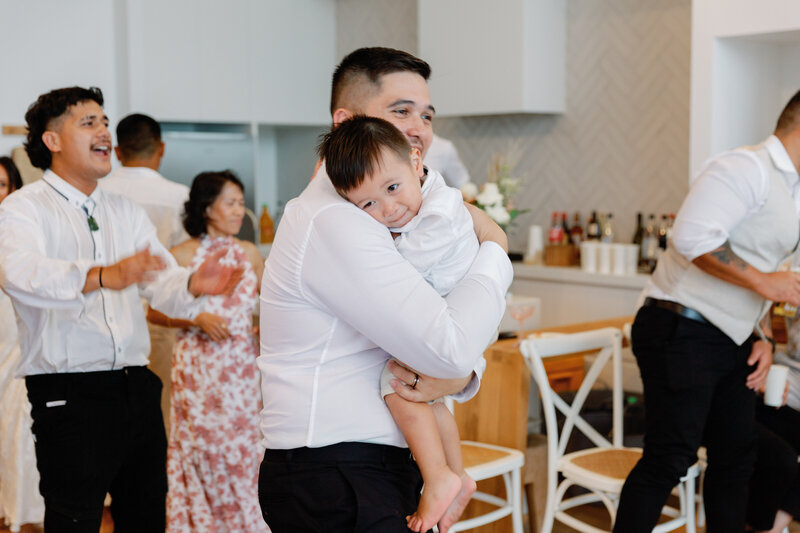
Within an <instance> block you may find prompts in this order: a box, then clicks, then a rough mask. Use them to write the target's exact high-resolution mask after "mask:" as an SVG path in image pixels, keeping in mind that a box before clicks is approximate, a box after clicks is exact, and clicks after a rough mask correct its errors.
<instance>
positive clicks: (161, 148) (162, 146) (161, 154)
mask: <svg viewBox="0 0 800 533" xmlns="http://www.w3.org/2000/svg"><path fill="white" fill-rule="evenodd" d="M166 146H167V145H166V144H164V141H161V142H160V143H159V146H158V157H159V159H160V158H162V157H164V150H165V149H166Z"/></svg>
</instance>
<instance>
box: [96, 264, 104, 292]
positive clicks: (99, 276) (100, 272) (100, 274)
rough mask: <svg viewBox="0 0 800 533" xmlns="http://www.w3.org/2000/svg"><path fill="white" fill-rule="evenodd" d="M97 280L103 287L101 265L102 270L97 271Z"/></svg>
mask: <svg viewBox="0 0 800 533" xmlns="http://www.w3.org/2000/svg"><path fill="white" fill-rule="evenodd" d="M97 281H98V282H99V283H100V288H101V289H103V288H105V287H103V267H100V271H99V272H98V273H97Z"/></svg>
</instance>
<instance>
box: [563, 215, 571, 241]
mask: <svg viewBox="0 0 800 533" xmlns="http://www.w3.org/2000/svg"><path fill="white" fill-rule="evenodd" d="M561 244H572V237H570V232H569V226H567V214H566V213H561Z"/></svg>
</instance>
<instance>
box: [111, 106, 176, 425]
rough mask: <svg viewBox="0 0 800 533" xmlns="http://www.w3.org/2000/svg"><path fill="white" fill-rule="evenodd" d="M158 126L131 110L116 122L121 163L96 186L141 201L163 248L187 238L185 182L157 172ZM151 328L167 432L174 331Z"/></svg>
mask: <svg viewBox="0 0 800 533" xmlns="http://www.w3.org/2000/svg"><path fill="white" fill-rule="evenodd" d="M164 148H165V146H164V141H162V140H161V126H160V125H159V124H158V122H157V121H156V120H155V119H153V118H152V117H149V116H147V115H143V114H140V113H134V114H132V115H128V116H127V117H125V118H123V119H122V120H120V121H119V124H117V146H115V147H114V152H115V153H116V154H117V159H119V161H120V163H122V166H121V167H119V168H117V169H116V170H114V171H113V172H112V173H111V174H109V175H108V176H106V177H105V178H103V179H102V180H100V182H99V183H100V187H101V188H102V189H103V190H104V191H108V192H111V193H114V194H119V195H120V196H125V197H126V198H128V199H130V200H133V201H134V202H135V203H137V204H138V205H140V206H141V207H142V208H143V209H144V210H145V212H146V213H147V216H148V217H149V218H150V221H151V222H152V223H153V225H154V226H155V227H156V235H158V240H159V241H161V244H163V245H164V248H166V249H167V250H169V249H171V248H173V247H174V246H177V245H179V244H180V243H182V242H184V241H185V240H187V239H188V238H189V235H188V234H187V233H186V230H184V229H183V221H182V216H183V204H184V203H186V200H188V199H189V187H187V186H186V185H183V184H182V183H176V182H174V181H170V180H168V179H166V178H165V177H164V176H162V175H161V174H159V172H158V169H159V167H160V166H161V159H162V158H163V157H164ZM147 327H148V330H149V332H150V363H149V365H148V366H149V368H150V370H152V371H153V372H155V374H156V375H157V376H158V377H159V378H160V379H161V382H162V383H163V384H164V388H163V389H162V391H161V411H162V413H163V415H164V425H165V427H166V428H167V433H169V427H170V421H169V409H170V407H169V399H170V392H171V390H172V380H171V379H170V369H171V366H172V365H171V361H172V347H173V344H174V343H175V331H174V330H173V329H171V328H166V327H163V326H159V325H158V324H151V323H149V322H148V324H147Z"/></svg>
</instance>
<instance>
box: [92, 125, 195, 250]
mask: <svg viewBox="0 0 800 533" xmlns="http://www.w3.org/2000/svg"><path fill="white" fill-rule="evenodd" d="M164 149H165V145H164V141H162V140H161V126H160V125H159V124H158V122H156V120H155V119H153V118H152V117H149V116H147V115H143V114H140V113H134V114H132V115H128V116H127V117H125V118H123V119H122V120H120V121H119V124H117V146H115V147H114V152H115V153H116V155H117V159H119V162H120V163H122V166H121V167H119V168H117V169H115V170H114V171H113V172H112V173H111V174H109V175H108V176H106V177H105V178H103V179H102V180H100V182H99V183H100V187H101V188H102V189H103V190H106V191H108V192H111V193H114V194H119V195H121V196H125V197H126V198H129V199H131V200H133V201H134V202H136V203H137V204H139V205H140V206H142V208H143V209H144V210H145V212H146V213H147V216H148V217H149V218H150V221H151V222H152V223H153V225H154V226H155V227H156V234H157V235H158V240H159V241H161V244H163V245H164V248H166V249H167V250H169V249H170V248H172V247H174V246H177V245H179V244H180V243H182V242H183V241H185V240H187V239H188V238H189V235H188V234H187V233H186V230H184V229H183V222H182V220H181V217H182V215H183V204H184V203H186V200H188V199H189V187H187V186H186V185H183V184H182V183H176V182H174V181H171V180H168V179H166V178H165V177H164V176H162V175H161V174H159V172H158V169H159V167H160V166H161V159H162V158H163V157H164Z"/></svg>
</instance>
